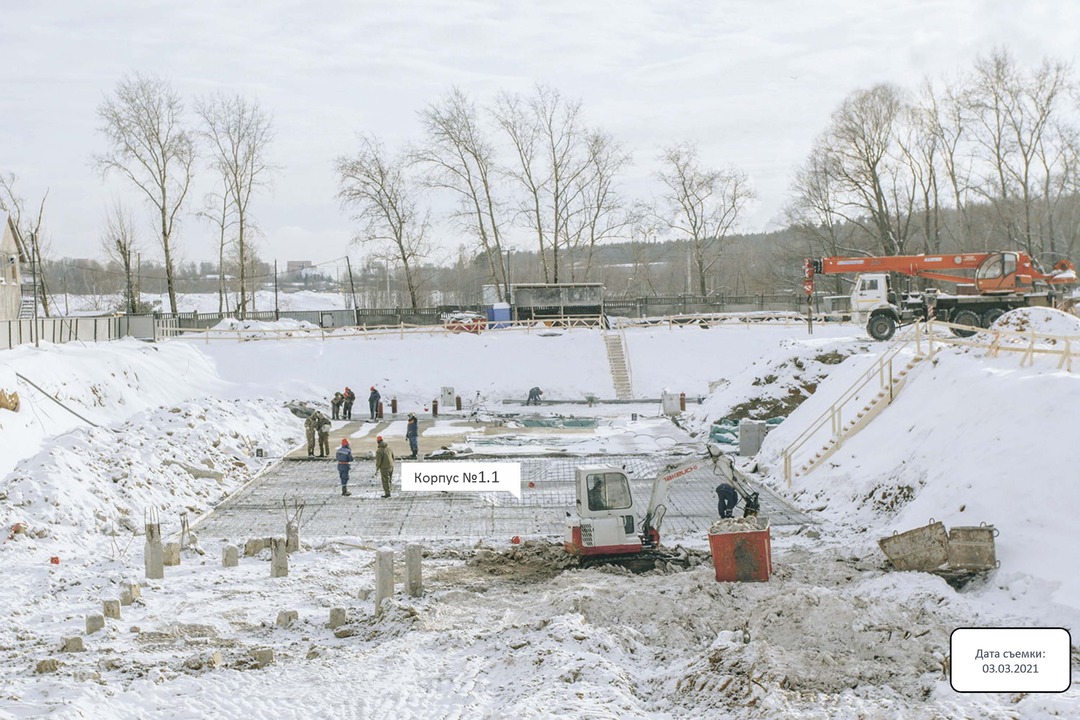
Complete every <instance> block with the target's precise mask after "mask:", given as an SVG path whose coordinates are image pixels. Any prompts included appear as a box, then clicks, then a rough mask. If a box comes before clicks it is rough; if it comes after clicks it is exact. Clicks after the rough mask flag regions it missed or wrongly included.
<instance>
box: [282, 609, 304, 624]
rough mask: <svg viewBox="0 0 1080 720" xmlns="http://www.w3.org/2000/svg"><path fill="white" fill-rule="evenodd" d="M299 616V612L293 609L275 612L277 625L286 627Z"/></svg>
mask: <svg viewBox="0 0 1080 720" xmlns="http://www.w3.org/2000/svg"><path fill="white" fill-rule="evenodd" d="M299 618H300V613H298V612H296V611H295V610H282V611H281V612H279V613H278V614H277V624H278V627H283V628H287V627H289V626H291V625H292V624H293V623H295V622H296V621H297V620H298V619H299Z"/></svg>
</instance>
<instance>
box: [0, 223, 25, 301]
mask: <svg viewBox="0 0 1080 720" xmlns="http://www.w3.org/2000/svg"><path fill="white" fill-rule="evenodd" d="M28 259H29V258H27V256H26V253H25V251H24V249H23V244H22V242H21V239H20V237H19V230H18V228H16V227H15V221H14V220H12V219H11V217H8V218H7V221H6V222H5V223H4V233H3V235H2V236H0V320H15V319H16V318H18V317H19V307H20V305H21V304H22V264H23V263H24V262H27V261H28Z"/></svg>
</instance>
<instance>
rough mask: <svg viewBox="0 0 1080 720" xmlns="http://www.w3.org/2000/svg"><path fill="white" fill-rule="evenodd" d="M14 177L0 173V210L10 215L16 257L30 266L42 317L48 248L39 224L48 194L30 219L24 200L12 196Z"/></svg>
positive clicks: (46, 295) (46, 291) (46, 305)
mask: <svg viewBox="0 0 1080 720" xmlns="http://www.w3.org/2000/svg"><path fill="white" fill-rule="evenodd" d="M17 181H18V178H16V177H15V175H14V174H10V173H9V174H8V175H4V174H3V173H0V210H2V211H4V212H6V213H7V214H8V215H10V216H11V219H12V221H13V222H14V223H15V229H16V230H17V231H18V233H17V234H16V237H15V243H16V244H17V245H18V246H19V254H20V255H22V256H23V258H24V259H25V260H29V261H30V263H31V269H32V271H33V273H34V275H35V281H34V282H35V287H36V292H37V297H36V298H34V301H35V302H38V301H40V302H41V309H42V311H43V312H44V313H45V317H49V289H48V283H47V282H46V278H45V269H44V265H43V260H46V259H47V255H48V247H47V243H46V242H45V240H44V237H43V234H42V223H43V221H44V219H45V200H46V198H48V197H49V191H48V190H46V191H45V194H44V195H42V196H41V203H40V204H39V205H38V211H37V216H35V217H30V216H27V215H26V214H25V212H24V208H25V207H26V201H25V200H23V199H22V198H21V197H19V196H18V195H16V194H15V183H16V182H17Z"/></svg>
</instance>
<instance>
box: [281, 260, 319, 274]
mask: <svg viewBox="0 0 1080 720" xmlns="http://www.w3.org/2000/svg"><path fill="white" fill-rule="evenodd" d="M314 266H315V265H314V263H312V262H311V261H310V260H286V261H285V274H286V275H299V274H300V273H301V271H302V270H303V269H304V268H309V267H314Z"/></svg>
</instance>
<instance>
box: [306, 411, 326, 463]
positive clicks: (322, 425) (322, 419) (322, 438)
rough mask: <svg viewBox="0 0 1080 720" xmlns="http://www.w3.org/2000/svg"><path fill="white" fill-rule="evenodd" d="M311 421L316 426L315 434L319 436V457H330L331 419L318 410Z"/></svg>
mask: <svg viewBox="0 0 1080 720" xmlns="http://www.w3.org/2000/svg"><path fill="white" fill-rule="evenodd" d="M311 420H312V421H313V422H314V424H315V432H316V433H318V435H319V457H327V456H329V455H330V419H329V418H328V417H326V416H325V415H323V414H322V413H321V412H319V411H318V410H316V411H315V412H314V413H313V414H312V416H311ZM309 454H310V453H309Z"/></svg>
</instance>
